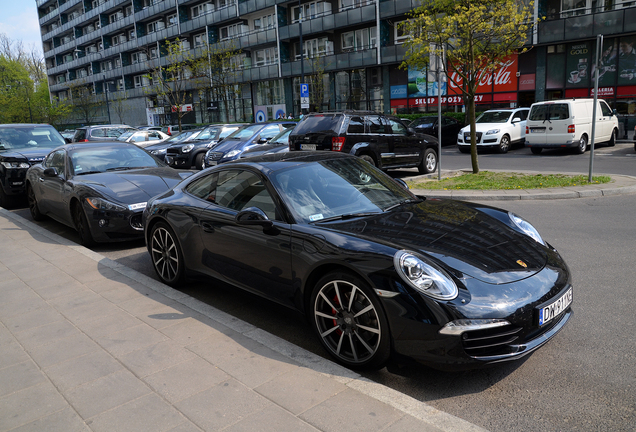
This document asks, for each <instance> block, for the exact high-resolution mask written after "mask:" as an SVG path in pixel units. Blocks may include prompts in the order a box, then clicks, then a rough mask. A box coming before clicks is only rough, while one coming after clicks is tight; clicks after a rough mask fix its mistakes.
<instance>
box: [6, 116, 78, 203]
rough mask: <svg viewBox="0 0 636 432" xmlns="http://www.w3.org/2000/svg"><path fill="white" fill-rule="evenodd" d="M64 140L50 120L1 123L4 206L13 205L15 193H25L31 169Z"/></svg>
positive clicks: (63, 142) (62, 143)
mask: <svg viewBox="0 0 636 432" xmlns="http://www.w3.org/2000/svg"><path fill="white" fill-rule="evenodd" d="M64 144H66V141H64V138H63V137H62V135H60V133H59V132H58V131H56V130H55V128H53V127H52V126H49V125H46V124H3V125H0V207H5V208H6V207H10V206H11V204H13V197H15V196H16V195H25V192H26V189H25V187H26V183H25V178H26V172H27V169H29V167H30V166H31V165H34V164H37V163H40V162H42V160H44V157H45V156H46V155H47V154H49V153H50V152H51V150H53V149H54V148H56V147H58V146H61V145H64Z"/></svg>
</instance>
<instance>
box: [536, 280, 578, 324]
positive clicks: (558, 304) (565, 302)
mask: <svg viewBox="0 0 636 432" xmlns="http://www.w3.org/2000/svg"><path fill="white" fill-rule="evenodd" d="M571 304H572V288H570V289H569V290H567V291H566V292H565V294H563V295H562V296H561V297H559V298H558V299H556V300H555V301H553V302H552V303H550V304H549V305H547V306H544V307H542V308H541V309H539V325H540V326H542V325H544V324H547V323H549V322H550V321H551V320H552V319H553V318H554V317H557V316H559V315H560V314H561V312H563V311H564V310H566V309H567V308H568V306H570V305H571Z"/></svg>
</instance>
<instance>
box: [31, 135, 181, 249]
mask: <svg viewBox="0 0 636 432" xmlns="http://www.w3.org/2000/svg"><path fill="white" fill-rule="evenodd" d="M189 175H191V173H186V172H183V173H179V172H177V171H175V170H173V169H172V168H170V167H167V166H166V165H165V164H163V162H160V161H158V160H157V159H156V158H154V157H153V156H151V155H150V154H148V153H147V152H146V151H144V150H143V149H141V148H140V147H138V146H136V145H134V144H129V143H119V142H111V143H89V144H79V145H78V144H67V145H65V146H62V147H58V148H56V149H54V150H53V151H52V152H50V153H49V155H48V156H47V157H46V159H45V160H44V161H43V162H42V163H41V164H37V165H34V166H32V167H31V168H30V169H29V171H28V172H27V180H26V188H27V197H28V200H29V210H30V212H31V216H32V217H33V219H34V220H36V221H38V220H42V219H43V218H44V217H45V216H50V217H51V218H53V219H55V220H57V221H58V222H61V223H63V224H65V225H68V226H69V227H71V228H75V229H76V230H77V232H78V233H79V236H80V242H81V243H82V244H83V245H84V246H90V245H92V244H93V243H95V242H113V241H124V240H134V239H139V238H142V236H143V226H142V223H141V214H142V211H143V209H144V208H145V207H146V202H147V201H148V200H149V199H150V198H151V197H153V196H155V195H158V194H160V193H163V192H165V191H167V190H168V189H170V188H171V187H172V186H174V185H176V184H177V183H179V182H180V181H181V180H183V179H184V178H186V177H187V176H189Z"/></svg>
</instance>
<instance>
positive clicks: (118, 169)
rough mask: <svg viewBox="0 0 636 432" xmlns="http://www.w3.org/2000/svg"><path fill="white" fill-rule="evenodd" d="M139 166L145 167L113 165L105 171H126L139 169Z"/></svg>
mask: <svg viewBox="0 0 636 432" xmlns="http://www.w3.org/2000/svg"><path fill="white" fill-rule="evenodd" d="M141 168H146V167H113V168H108V169H107V170H106V171H128V170H134V169H141Z"/></svg>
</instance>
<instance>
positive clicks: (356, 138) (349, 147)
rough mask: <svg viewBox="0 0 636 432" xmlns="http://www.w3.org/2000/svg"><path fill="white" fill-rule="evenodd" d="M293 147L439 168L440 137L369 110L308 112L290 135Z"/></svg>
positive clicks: (380, 163) (385, 165)
mask: <svg viewBox="0 0 636 432" xmlns="http://www.w3.org/2000/svg"><path fill="white" fill-rule="evenodd" d="M289 150H290V151H298V150H309V151H314V150H327V151H337V152H342V153H350V154H352V155H355V156H358V157H360V158H362V159H364V160H366V161H367V162H369V163H370V164H372V165H374V166H376V167H378V168H380V169H382V170H387V169H393V168H410V167H417V169H418V171H419V172H420V173H422V174H424V173H431V172H433V171H435V169H436V168H437V160H438V157H437V139H436V138H435V137H433V136H430V135H425V134H421V133H417V132H415V130H414V129H409V128H408V127H407V126H406V125H405V124H404V123H403V122H402V121H401V120H400V119H398V118H395V117H387V116H385V115H383V114H379V113H376V112H369V111H340V112H327V113H320V114H317V113H316V114H308V115H306V116H305V117H303V119H302V120H301V121H300V123H298V126H296V128H295V129H294V131H293V132H292V133H291V135H290V136H289Z"/></svg>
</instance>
